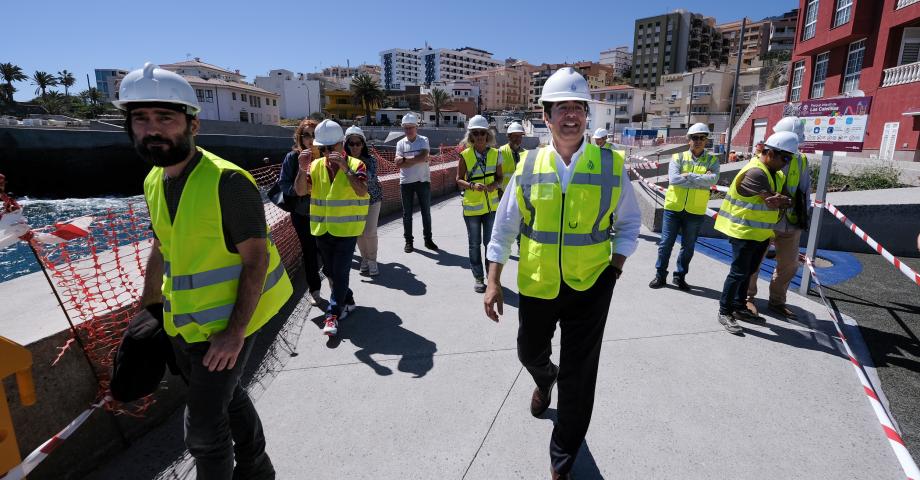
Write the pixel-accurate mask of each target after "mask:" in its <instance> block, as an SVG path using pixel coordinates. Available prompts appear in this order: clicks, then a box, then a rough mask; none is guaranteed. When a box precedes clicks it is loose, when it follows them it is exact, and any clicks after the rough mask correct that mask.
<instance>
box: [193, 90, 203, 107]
mask: <svg viewBox="0 0 920 480" xmlns="http://www.w3.org/2000/svg"><path fill="white" fill-rule="evenodd" d="M195 96H197V97H198V102H199V103H201V102H203V101H204V90H202V89H200V88H196V89H195Z"/></svg>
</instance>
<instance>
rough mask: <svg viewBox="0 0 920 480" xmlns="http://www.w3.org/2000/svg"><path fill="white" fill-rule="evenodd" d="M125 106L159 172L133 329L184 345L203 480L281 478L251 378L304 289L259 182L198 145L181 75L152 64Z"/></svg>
mask: <svg viewBox="0 0 920 480" xmlns="http://www.w3.org/2000/svg"><path fill="white" fill-rule="evenodd" d="M113 103H114V104H115V106H116V107H118V108H120V109H122V110H124V111H125V116H126V117H127V118H126V120H125V130H126V131H127V133H128V136H129V137H130V138H131V141H132V142H133V143H134V147H135V149H136V150H137V153H138V154H139V155H140V156H141V158H143V159H144V160H145V161H146V162H147V163H149V164H150V165H151V167H152V168H151V170H150V173H149V174H148V175H147V178H146V180H144V198H145V199H146V201H147V206H148V208H149V210H150V220H151V224H152V227H153V233H154V240H153V245H152V248H151V249H150V257H149V259H148V260H147V270H146V275H145V282H144V293H143V296H142V297H141V306H142V307H144V308H143V309H142V310H141V312H140V313H138V314H137V315H136V316H135V318H134V319H133V320H132V322H131V325H130V326H129V328H128V330H129V332H131V331H136V330H139V329H138V328H137V327H138V325H141V324H149V325H151V326H152V327H153V329H156V328H158V327H159V325H161V324H162V327H163V328H164V330H165V331H166V333H167V334H168V335H169V336H170V337H171V339H172V344H173V350H174V351H175V355H176V361H177V364H178V367H179V369H180V370H181V371H182V373H183V377H184V379H185V381H186V382H187V383H188V387H189V388H188V400H187V405H186V409H185V444H186V446H187V447H188V450H189V453H191V455H192V457H194V458H195V462H196V469H197V473H198V478H200V479H228V478H231V477H232V478H258V479H270V478H275V471H274V468H273V467H272V463H271V460H269V458H268V455H267V454H266V453H265V436H264V434H263V432H262V423H261V421H260V420H259V415H258V413H257V412H256V410H255V407H253V405H252V401H251V400H250V399H249V395H248V394H247V393H246V390H245V389H243V388H242V386H241V385H240V376H241V375H242V373H243V368H244V366H245V363H246V359H247V358H248V356H249V353H250V352H251V351H252V347H253V344H254V339H255V337H256V334H257V333H258V331H259V329H260V328H261V327H262V326H263V325H265V324H266V323H267V322H268V321H269V320H270V319H271V318H272V317H273V316H274V315H275V314H276V313H277V312H278V310H279V309H280V308H281V307H282V306H283V305H284V304H285V302H287V300H288V298H289V297H290V296H291V293H292V292H293V289H292V287H291V282H290V280H289V279H288V276H287V273H286V272H285V269H284V264H283V263H281V256H280V255H279V254H278V250H277V248H275V245H274V244H273V243H272V241H271V239H270V238H269V229H268V226H267V224H266V223H265V211H264V207H263V206H262V198H261V195H260V193H259V190H258V188H257V186H256V183H255V180H253V178H252V176H250V175H249V173H248V172H246V171H245V170H243V169H241V168H240V167H238V166H236V165H234V164H233V163H230V162H228V161H226V160H223V159H221V158H219V157H217V156H216V155H214V154H212V153H210V152H208V151H206V150H204V149H201V148H197V147H196V146H195V135H196V134H197V133H198V130H199V128H200V122H199V120H198V113H199V111H200V110H201V109H200V107H199V105H198V101H197V97H196V95H195V91H194V90H193V89H192V87H191V85H189V83H188V82H187V81H186V80H185V79H184V78H182V77H181V76H179V75H177V74H175V73H173V72H170V71H167V70H164V69H161V68H159V67H157V66H156V65H153V64H151V63H147V64H145V65H144V68H141V69H138V70H134V71H132V72H131V73H129V74H128V75H126V76H125V78H124V79H123V80H122V82H121V86H120V88H119V99H118V100H116V101H115V102H113ZM180 198H181V202H180ZM157 317H160V318H162V323H160V321H159V318H157ZM140 330H142V329H140ZM234 461H235V463H236V466H234Z"/></svg>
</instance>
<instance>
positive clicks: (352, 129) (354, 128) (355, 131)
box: [345, 125, 367, 142]
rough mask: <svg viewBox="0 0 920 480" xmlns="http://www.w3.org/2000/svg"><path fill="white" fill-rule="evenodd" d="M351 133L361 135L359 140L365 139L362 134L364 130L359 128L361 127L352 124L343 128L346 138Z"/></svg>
mask: <svg viewBox="0 0 920 480" xmlns="http://www.w3.org/2000/svg"><path fill="white" fill-rule="evenodd" d="M351 135H357V136H359V137H361V140H364V141H365V142H366V141H367V137H365V136H364V130H361V127H359V126H357V125H352V126H350V127H348V129H347V130H345V138H348V137H349V136H351Z"/></svg>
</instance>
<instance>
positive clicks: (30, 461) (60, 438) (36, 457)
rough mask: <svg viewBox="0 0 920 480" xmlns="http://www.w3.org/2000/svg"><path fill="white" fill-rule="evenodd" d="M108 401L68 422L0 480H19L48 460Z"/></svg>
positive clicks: (99, 403) (107, 399)
mask: <svg viewBox="0 0 920 480" xmlns="http://www.w3.org/2000/svg"><path fill="white" fill-rule="evenodd" d="M109 400H110V397H105V398H103V399H102V400H99V401H98V402H97V403H94V404H93V405H92V406H90V407H89V408H87V409H86V410H85V411H84V412H83V413H81V414H80V415H79V416H77V418H75V419H73V421H72V422H70V425H67V426H66V427H64V429H63V430H61V431H60V432H59V433H58V434H57V435H55V436H53V437H51V438H50V439H48V441H46V442H45V443H43V444H41V446H39V447H38V448H36V449H35V451H33V452H32V453H30V454H29V456H27V457H26V459H25V460H23V461H22V463H20V464H19V465H16V466H15V467H13V469H12V470H10V471H9V472H6V474H4V475H3V476H0V480H21V479H22V478H24V477H25V476H26V475H28V474H29V473H31V472H32V470H35V467H37V466H38V464H40V463H42V461H43V460H44V459H46V458H48V455H50V454H51V452H53V451H54V450H55V449H56V448H57V447H58V446H60V445H61V444H62V443H64V440H67V437H70V436H71V435H72V434H73V432H75V431H76V430H77V429H78V428H80V425H83V423H84V422H86V419H87V418H89V416H90V415H91V414H92V413H93V411H95V410H96V409H98V408H99V407H101V406H103V405H105V403H106V402H107V401H109Z"/></svg>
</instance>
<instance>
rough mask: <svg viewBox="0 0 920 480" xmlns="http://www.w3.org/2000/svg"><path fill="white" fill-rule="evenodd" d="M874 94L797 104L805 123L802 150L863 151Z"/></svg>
mask: <svg viewBox="0 0 920 480" xmlns="http://www.w3.org/2000/svg"><path fill="white" fill-rule="evenodd" d="M871 104H872V97H847V98H831V99H827V100H806V101H804V102H802V103H801V104H799V106H798V116H799V118H801V120H802V121H803V123H804V124H805V142H804V143H803V144H802V145H800V146H799V150H801V151H803V152H807V153H813V152H814V151H815V150H824V151H832V152H861V151H862V149H863V137H864V136H865V134H866V125H867V124H868V122H869V106H870V105H871Z"/></svg>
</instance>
